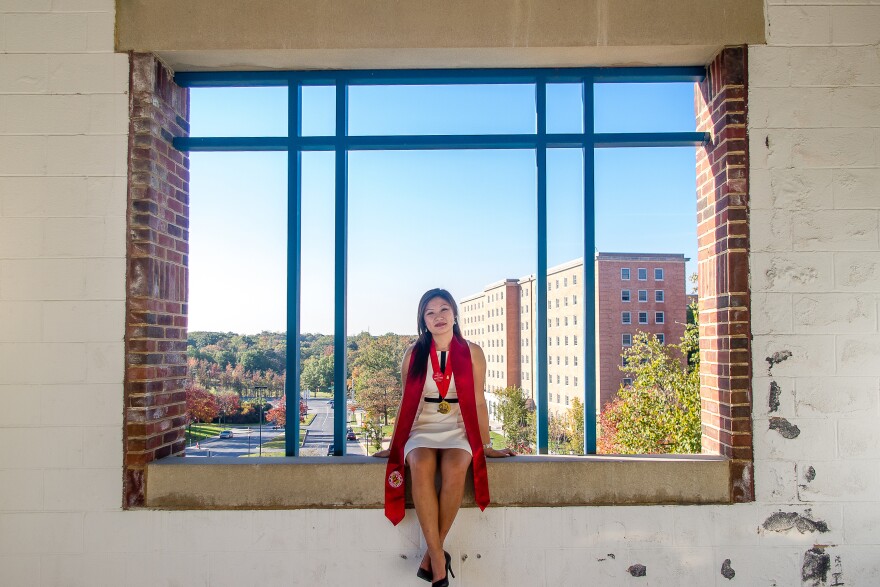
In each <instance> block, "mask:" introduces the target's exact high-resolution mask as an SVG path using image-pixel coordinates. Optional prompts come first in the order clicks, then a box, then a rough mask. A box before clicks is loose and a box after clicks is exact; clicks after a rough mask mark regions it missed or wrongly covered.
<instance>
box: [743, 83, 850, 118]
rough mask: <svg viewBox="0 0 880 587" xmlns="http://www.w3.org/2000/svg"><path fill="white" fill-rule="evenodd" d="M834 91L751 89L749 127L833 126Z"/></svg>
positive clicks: (814, 89)
mask: <svg viewBox="0 0 880 587" xmlns="http://www.w3.org/2000/svg"><path fill="white" fill-rule="evenodd" d="M833 95H834V90H833V89H831V88H773V87H771V88H761V87H751V88H750V89H749V124H750V125H754V126H755V127H758V128H822V127H826V126H831V120H832V115H831V111H829V109H828V102H829V100H831V98H832V96H833Z"/></svg>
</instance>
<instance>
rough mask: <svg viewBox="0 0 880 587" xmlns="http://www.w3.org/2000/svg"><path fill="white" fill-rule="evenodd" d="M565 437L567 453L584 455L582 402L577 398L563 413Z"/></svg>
mask: <svg viewBox="0 0 880 587" xmlns="http://www.w3.org/2000/svg"><path fill="white" fill-rule="evenodd" d="M565 436H566V439H567V442H566V448H567V449H568V452H569V453H573V454H576V455H581V454H584V402H582V401H581V400H580V399H579V398H577V397H575V398H573V399H572V400H571V407H569V408H568V411H567V412H566V413H565Z"/></svg>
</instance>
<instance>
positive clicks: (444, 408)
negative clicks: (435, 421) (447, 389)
mask: <svg viewBox="0 0 880 587" xmlns="http://www.w3.org/2000/svg"><path fill="white" fill-rule="evenodd" d="M437 411H438V412H440V413H441V414H448V413H449V402H448V401H446V400H443V401H442V402H440V404H439V405H438V406H437Z"/></svg>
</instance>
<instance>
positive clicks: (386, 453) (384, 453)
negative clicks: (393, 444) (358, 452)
mask: <svg viewBox="0 0 880 587" xmlns="http://www.w3.org/2000/svg"><path fill="white" fill-rule="evenodd" d="M373 456H374V457H376V458H379V459H387V458H388V457H390V456H391V449H390V448H386V449H384V450H380V451H379V452H374V453H373Z"/></svg>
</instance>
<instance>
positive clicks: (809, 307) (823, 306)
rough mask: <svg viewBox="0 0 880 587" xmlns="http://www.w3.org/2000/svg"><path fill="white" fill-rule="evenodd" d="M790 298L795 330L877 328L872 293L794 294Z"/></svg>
mask: <svg viewBox="0 0 880 587" xmlns="http://www.w3.org/2000/svg"><path fill="white" fill-rule="evenodd" d="M793 302H794V316H795V319H794V329H795V332H803V333H807V334H820V333H834V334H847V333H855V332H868V333H873V332H877V304H876V300H875V299H874V297H873V296H871V295H868V294H794V295H793Z"/></svg>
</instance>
